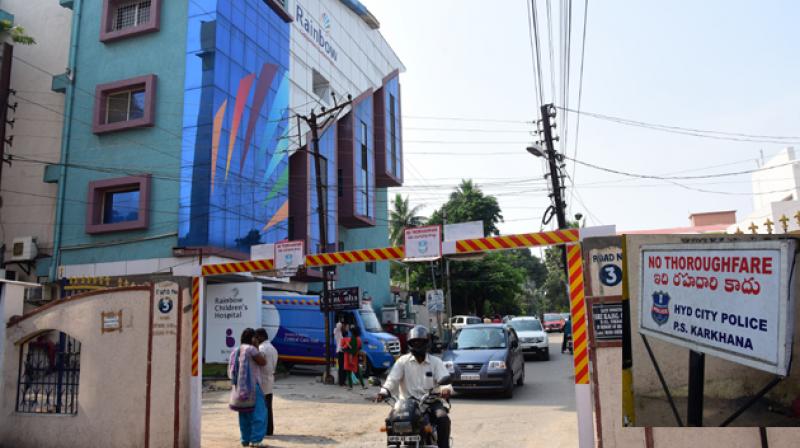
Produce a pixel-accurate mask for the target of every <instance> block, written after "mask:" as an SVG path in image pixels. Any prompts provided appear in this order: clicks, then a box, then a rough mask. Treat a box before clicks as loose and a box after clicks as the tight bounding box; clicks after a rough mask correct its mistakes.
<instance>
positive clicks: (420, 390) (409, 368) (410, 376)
mask: <svg viewBox="0 0 800 448" xmlns="http://www.w3.org/2000/svg"><path fill="white" fill-rule="evenodd" d="M449 374H450V373H449V372H448V371H447V368H446V367H445V366H444V362H442V360H441V359H439V358H437V357H435V356H431V355H428V354H426V355H425V360H424V361H422V363H419V362H417V358H415V357H414V355H412V354H411V353H407V354H405V355H403V356H401V357H399V358H397V362H396V363H395V364H394V367H392V371H391V372H389V376H388V377H387V378H386V382H385V383H383V388H384V389H386V390H388V391H390V392H391V393H392V394H393V395H394V396H397V389H398V388H399V389H400V395H399V398H400V399H405V398H408V397H415V398H422V396H423V395H425V394H426V393H428V391H429V390H430V389H432V388H433V387H434V386H436V384H435V383H434V379H435V380H436V382H437V383H438V382H439V381H441V380H442V379H443V378H445V377H447V376H448V375H449ZM446 387H447V388H449V387H450V386H442V389H443V388H446Z"/></svg>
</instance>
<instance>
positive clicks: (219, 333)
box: [204, 282, 261, 363]
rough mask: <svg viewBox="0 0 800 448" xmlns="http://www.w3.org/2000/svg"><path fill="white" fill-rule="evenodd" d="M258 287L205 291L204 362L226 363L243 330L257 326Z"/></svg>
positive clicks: (219, 286) (219, 287)
mask: <svg viewBox="0 0 800 448" xmlns="http://www.w3.org/2000/svg"><path fill="white" fill-rule="evenodd" d="M260 305H261V283H259V282H250V283H223V284H217V285H208V286H207V287H206V307H205V309H206V331H205V345H204V347H205V362H210V363H227V362H228V360H229V358H230V355H231V351H232V350H233V349H235V348H236V347H237V346H238V345H239V338H240V336H241V335H242V331H243V330H244V329H245V328H253V329H255V328H258V327H260V326H261V306H260Z"/></svg>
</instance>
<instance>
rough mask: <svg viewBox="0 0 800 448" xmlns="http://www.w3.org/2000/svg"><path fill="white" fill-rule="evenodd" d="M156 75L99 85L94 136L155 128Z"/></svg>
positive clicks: (93, 128)
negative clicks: (142, 128) (132, 129)
mask: <svg viewBox="0 0 800 448" xmlns="http://www.w3.org/2000/svg"><path fill="white" fill-rule="evenodd" d="M155 94H156V75H146V76H138V77H136V78H131V79H126V80H123V81H116V82H111V83H107V84H100V85H98V86H97V87H96V88H95V105H94V108H95V110H94V122H93V127H92V130H93V131H94V133H95V134H103V133H106V132H115V131H121V130H124V129H131V128H138V127H147V126H153V125H154V124H155Z"/></svg>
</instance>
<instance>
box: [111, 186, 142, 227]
mask: <svg viewBox="0 0 800 448" xmlns="http://www.w3.org/2000/svg"><path fill="white" fill-rule="evenodd" d="M129 188H130V187H129ZM139 196H140V191H139V187H138V185H137V186H136V187H133V189H125V190H121V191H113V190H112V191H106V192H104V193H103V220H102V221H103V224H114V223H117V222H127V221H136V220H138V219H139Z"/></svg>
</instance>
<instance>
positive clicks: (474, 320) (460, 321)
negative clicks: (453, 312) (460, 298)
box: [450, 316, 483, 330]
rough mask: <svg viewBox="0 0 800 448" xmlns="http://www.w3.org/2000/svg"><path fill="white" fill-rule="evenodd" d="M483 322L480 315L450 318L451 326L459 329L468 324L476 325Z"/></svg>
mask: <svg viewBox="0 0 800 448" xmlns="http://www.w3.org/2000/svg"><path fill="white" fill-rule="evenodd" d="M480 323H483V321H482V320H481V319H480V318H479V317H475V316H453V317H451V318H450V328H452V329H453V330H458V329H460V328H463V327H465V326H467V325H475V324H480Z"/></svg>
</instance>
